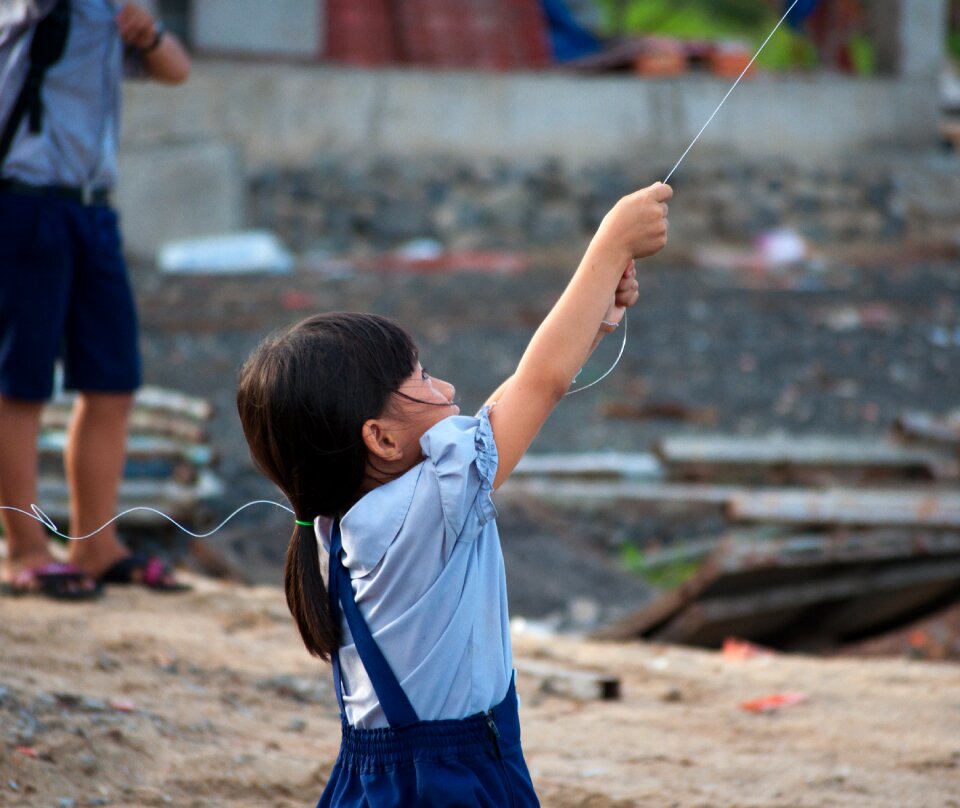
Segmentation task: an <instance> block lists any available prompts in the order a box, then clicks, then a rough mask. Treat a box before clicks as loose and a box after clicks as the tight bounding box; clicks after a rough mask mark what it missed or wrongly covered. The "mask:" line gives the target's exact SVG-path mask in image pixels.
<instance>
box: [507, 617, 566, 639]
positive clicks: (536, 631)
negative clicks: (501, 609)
mask: <svg viewBox="0 0 960 808" xmlns="http://www.w3.org/2000/svg"><path fill="white" fill-rule="evenodd" d="M558 622H559V621H550V620H532V619H530V618H527V617H514V618H512V619H511V620H510V631H512V632H513V633H514V634H524V635H526V636H527V637H553V636H555V635H556V633H557V624H558Z"/></svg>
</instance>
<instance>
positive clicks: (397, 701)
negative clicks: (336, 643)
mask: <svg viewBox="0 0 960 808" xmlns="http://www.w3.org/2000/svg"><path fill="white" fill-rule="evenodd" d="M342 547H343V543H342V541H341V537H340V520H339V519H335V520H334V522H333V528H332V530H331V533H330V572H329V575H328V582H329V583H328V589H329V591H330V609H331V615H333V616H334V618H336V616H337V615H338V614H339V609H338V608H337V601H339V606H340V607H342V608H343V614H344V616H345V617H346V618H347V625H348V626H350V633H351V635H353V642H354V645H355V646H356V647H357V653H358V654H359V655H360V661H361V662H362V663H363V667H364V669H365V670H366V672H367V676H369V677H370V682H371V683H372V684H373V689H374V691H375V692H376V694H377V699H378V701H379V702H380V706H381V707H382V708H383V714H384V715H385V716H386V717H387V722H388V723H389V724H390V726H391V727H393V728H394V729H396V728H398V727H405V726H409V725H410V724H416V723H417V722H418V721H419V720H420V719H419V718H418V717H417V713H416V711H415V710H414V709H413V705H412V704H410V700H409V699H408V698H407V694H406V693H404V692H403V688H402V687H401V686H400V682H399V681H397V677H396V675H394V673H393V670H392V669H391V668H390V664H389V663H388V662H387V660H386V658H385V657H384V656H383V652H382V651H381V650H380V648H379V646H378V645H377V643H376V640H374V639H373V635H372V634H371V633H370V628H369V627H368V626H367V622H366V620H364V619H363V615H362V614H361V613H360V609H359V607H358V606H357V602H356V600H355V599H354V596H353V587H352V586H351V584H350V575H349V573H348V572H347V570H346V568H345V567H344V566H343V564H342V563H341V562H340V550H341V549H342ZM332 661H333V683H334V687H335V689H336V691H337V701H338V703H339V704H340V712H341V714H342V715H344V716H346V712H345V710H344V708H343V683H342V679H341V676H340V653H339V651H337V652H335V653H334V654H333V660H332Z"/></svg>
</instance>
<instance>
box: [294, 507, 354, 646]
mask: <svg viewBox="0 0 960 808" xmlns="http://www.w3.org/2000/svg"><path fill="white" fill-rule="evenodd" d="M283 588H284V591H285V592H286V595H287V606H288V608H289V609H290V613H291V614H292V615H293V619H294V621H295V622H296V624H297V628H298V629H299V631H300V636H301V637H302V638H303V643H304V645H306V646H307V650H308V651H309V652H310V653H311V654H313V655H314V656H317V657H320V659H323V660H325V661H328V660H329V659H330V657H331V655H332V654H333V653H334V652H335V651H336V650H337V648H338V647H339V645H340V631H339V626H338V624H337V623H336V622H335V621H334V619H333V616H332V615H331V614H330V598H329V596H328V594H327V587H326V586H324V583H323V576H322V575H321V573H320V552H319V547H318V546H317V536H316V533H315V532H314V529H313V525H312V524H309V523H306V524H304V523H301V522H300V520H297V526H296V528H295V529H294V532H293V535H292V536H291V537H290V544H289V546H288V547H287V556H286V560H285V562H284V566H283Z"/></svg>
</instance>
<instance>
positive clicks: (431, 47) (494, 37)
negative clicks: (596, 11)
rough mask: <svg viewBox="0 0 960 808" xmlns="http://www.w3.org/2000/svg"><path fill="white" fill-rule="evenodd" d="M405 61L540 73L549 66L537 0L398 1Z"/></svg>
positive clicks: (548, 49)
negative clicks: (540, 70) (539, 70)
mask: <svg viewBox="0 0 960 808" xmlns="http://www.w3.org/2000/svg"><path fill="white" fill-rule="evenodd" d="M396 9H397V11H396V13H397V31H398V33H399V37H400V43H401V44H400V49H401V51H402V54H401V56H402V58H403V60H404V61H405V62H408V63H410V64H415V65H425V66H430V67H443V68H464V69H481V70H521V69H541V68H544V67H547V66H548V65H549V64H550V62H551V58H552V56H551V50H550V41H549V36H548V31H547V21H546V16H545V15H544V12H543V8H542V6H541V4H540V2H539V0H401V2H399V3H397V4H396Z"/></svg>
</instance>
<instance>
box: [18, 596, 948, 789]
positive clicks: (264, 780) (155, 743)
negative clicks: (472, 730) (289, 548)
mask: <svg viewBox="0 0 960 808" xmlns="http://www.w3.org/2000/svg"><path fill="white" fill-rule="evenodd" d="M193 583H194V584H195V586H196V589H195V591H193V592H192V593H189V594H184V595H173V596H158V595H150V594H147V593H145V592H142V591H133V590H128V591H124V590H123V589H114V590H111V591H110V592H109V594H108V596H107V597H106V599H104V600H103V601H101V602H98V603H94V604H89V605H58V604H56V603H53V602H49V601H43V600H40V599H33V598H24V599H20V600H5V601H4V603H3V620H2V623H0V647H2V648H3V653H2V655H0V743H2V747H0V805H9V806H23V807H24V808H27V806H29V808H45V807H46V806H50V808H57V807H58V806H59V807H60V808H65V807H66V806H76V807H77V808H79V806H95V805H104V806H106V805H109V806H117V807H118V808H119V807H120V806H165V805H176V806H192V807H196V808H200V807H201V806H204V807H206V806H211V807H212V806H225V807H228V808H232V807H234V806H235V807H236V808H240V806H245V807H246V806H251V807H252V806H261V807H262V806H275V807H276V808H287V806H291V807H292V806H306V805H311V804H313V802H314V801H315V800H316V799H317V797H318V796H319V793H320V791H321V790H322V787H323V783H324V780H325V778H326V776H327V773H328V772H329V769H330V767H331V764H332V763H333V761H334V759H335V757H336V752H337V746H338V736H339V724H338V720H337V717H336V706H335V701H334V698H333V694H332V689H331V686H330V684H329V669H328V668H327V667H326V666H324V665H322V664H320V663H318V662H317V661H315V660H312V659H311V658H310V657H308V655H307V653H306V652H305V651H304V650H303V648H302V646H301V645H300V643H299V640H298V638H297V637H296V635H295V631H294V629H293V627H292V625H291V622H290V619H289V617H288V614H287V611H286V607H285V604H284V602H283V598H282V595H281V593H280V592H279V591H278V590H277V589H275V588H270V587H259V588H245V587H237V586H233V585H226V584H221V583H215V582H211V581H209V580H204V579H199V578H195V579H193ZM515 651H516V656H517V658H518V660H529V659H548V660H550V661H552V662H554V663H556V664H562V665H564V666H568V667H577V668H580V667H583V668H596V669H599V670H602V671H606V672H609V673H614V674H616V675H618V676H619V677H620V678H621V681H622V693H623V695H622V699H621V700H619V701H610V702H599V701H593V702H585V703H584V702H577V701H573V700H571V699H568V698H565V697H559V696H554V695H547V694H545V693H543V692H541V689H540V686H539V683H538V681H537V680H536V679H534V678H532V677H531V676H529V675H525V674H523V673H521V675H520V677H519V692H520V697H521V700H522V709H521V715H522V724H523V735H524V745H525V749H526V755H527V759H528V762H529V765H530V768H531V771H532V773H533V778H534V781H535V784H536V787H537V790H538V792H539V794H540V797H541V799H542V801H543V804H544V805H546V806H558V807H560V806H590V807H591V808H607V807H608V806H610V807H612V806H617V807H618V808H626V806H678V807H686V808H735V807H736V808H747V806H750V808H774V807H776V808H785V807H787V806H791V807H796V808H800V806H809V807H810V808H813V807H814V806H816V808H825V806H837V807H839V806H843V807H844V808H846V807H848V806H849V807H850V808H853V806H864V807H866V806H870V807H871V808H874V807H875V806H891V808H893V807H894V806H895V807H896V808H904V807H906V806H917V807H918V808H949V807H950V806H954V807H955V806H960V732H958V727H960V668H958V667H957V666H955V665H948V664H937V663H930V662H910V661H907V660H903V659H890V660H851V659H831V660H823V659H811V658H804V657H793V656H781V655H776V656H762V657H755V658H752V659H745V660H739V661H736V660H731V659H727V658H725V657H723V656H722V655H721V654H720V653H716V652H701V651H693V650H685V649H678V648H669V647H659V646H651V645H642V644H631V645H602V644H594V643H588V642H582V641H577V640H573V639H556V638H554V639H552V640H550V641H544V640H540V639H536V638H531V637H529V636H517V637H516V638H515ZM784 691H794V692H801V693H803V694H804V695H805V696H806V698H807V700H806V701H804V702H803V703H800V704H797V705H795V706H792V707H785V708H782V709H781V710H779V711H776V712H772V713H767V714H756V713H751V712H748V711H746V710H744V709H743V708H742V707H741V706H740V705H741V704H742V703H743V702H745V701H748V700H753V699H756V698H759V697H763V696H766V695H769V694H773V693H779V692H784Z"/></svg>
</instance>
